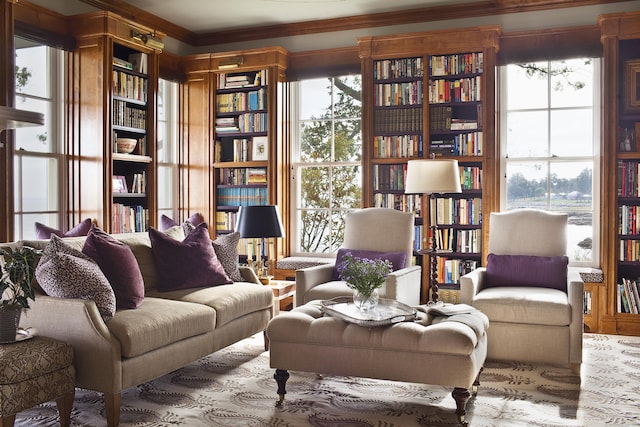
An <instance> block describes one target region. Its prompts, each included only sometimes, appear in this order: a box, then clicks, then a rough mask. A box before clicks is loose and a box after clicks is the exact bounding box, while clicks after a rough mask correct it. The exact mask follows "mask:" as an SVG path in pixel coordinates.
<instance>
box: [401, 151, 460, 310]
mask: <svg viewBox="0 0 640 427" xmlns="http://www.w3.org/2000/svg"><path fill="white" fill-rule="evenodd" d="M404 188H405V189H404V192H405V193H409V194H415V193H422V194H426V195H429V201H430V206H433V207H434V211H433V212H431V210H429V229H430V230H431V248H430V249H429V250H426V251H425V250H422V251H420V253H421V254H430V256H431V269H430V273H431V283H430V286H431V301H432V302H434V303H435V302H437V301H438V269H437V266H438V261H437V259H436V255H437V254H438V246H437V241H436V232H437V229H438V224H437V220H438V203H437V201H436V199H435V194H442V193H460V192H462V188H461V187H460V171H459V169H458V161H457V160H450V159H424V160H409V161H408V162H407V175H406V183H405V187H404ZM424 211H425V210H423V212H424ZM432 213H433V215H432Z"/></svg>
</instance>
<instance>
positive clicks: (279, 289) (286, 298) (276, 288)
mask: <svg viewBox="0 0 640 427" xmlns="http://www.w3.org/2000/svg"><path fill="white" fill-rule="evenodd" d="M269 286H270V287H271V290H272V291H273V300H274V305H273V315H274V316H277V315H278V314H279V313H280V310H290V309H292V308H293V306H294V301H295V298H294V297H295V295H296V282H295V281H292V280H271V283H269Z"/></svg>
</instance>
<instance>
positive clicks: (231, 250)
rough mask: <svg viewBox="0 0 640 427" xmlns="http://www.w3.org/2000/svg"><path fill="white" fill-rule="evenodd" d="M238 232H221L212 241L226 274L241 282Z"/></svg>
mask: <svg viewBox="0 0 640 427" xmlns="http://www.w3.org/2000/svg"><path fill="white" fill-rule="evenodd" d="M239 241H240V233H238V232H234V233H229V234H223V235H222V236H219V237H218V238H217V239H216V240H214V241H213V250H214V251H215V252H216V256H217V257H218V260H220V264H222V267H223V268H224V271H225V273H227V276H229V278H230V279H231V280H233V281H234V282H241V281H242V280H243V279H242V276H241V275H240V270H238V258H239V257H238V242H239Z"/></svg>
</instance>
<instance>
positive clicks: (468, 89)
mask: <svg viewBox="0 0 640 427" xmlns="http://www.w3.org/2000/svg"><path fill="white" fill-rule="evenodd" d="M481 100H482V76H475V77H469V78H462V79H457V80H444V79H437V80H430V81H429V102H430V103H432V104H437V103H443V102H472V101H481Z"/></svg>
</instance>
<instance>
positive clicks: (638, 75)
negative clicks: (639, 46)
mask: <svg viewBox="0 0 640 427" xmlns="http://www.w3.org/2000/svg"><path fill="white" fill-rule="evenodd" d="M624 64H625V70H624V87H623V92H624V109H625V111H627V112H630V113H638V112H640V60H638V59H636V60H633V61H626V62H625V63H624Z"/></svg>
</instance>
